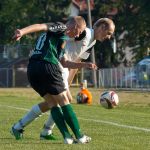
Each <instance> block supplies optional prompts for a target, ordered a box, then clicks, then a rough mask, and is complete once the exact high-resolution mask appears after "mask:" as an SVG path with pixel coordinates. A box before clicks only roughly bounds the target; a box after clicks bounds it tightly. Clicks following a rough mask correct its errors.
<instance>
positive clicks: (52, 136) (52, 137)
mask: <svg viewBox="0 0 150 150" xmlns="http://www.w3.org/2000/svg"><path fill="white" fill-rule="evenodd" d="M40 140H58V139H57V138H56V137H55V136H54V134H53V133H52V134H49V135H42V134H40Z"/></svg>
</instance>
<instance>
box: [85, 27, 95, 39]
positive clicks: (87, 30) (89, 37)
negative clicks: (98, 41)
mask: <svg viewBox="0 0 150 150" xmlns="http://www.w3.org/2000/svg"><path fill="white" fill-rule="evenodd" d="M85 31H86V38H88V39H91V38H92V34H93V32H94V30H93V29H90V28H86V29H85Z"/></svg>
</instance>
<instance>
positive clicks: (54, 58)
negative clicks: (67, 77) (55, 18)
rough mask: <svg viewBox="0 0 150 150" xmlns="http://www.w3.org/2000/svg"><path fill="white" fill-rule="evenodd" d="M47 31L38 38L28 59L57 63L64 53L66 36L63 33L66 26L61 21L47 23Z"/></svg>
mask: <svg viewBox="0 0 150 150" xmlns="http://www.w3.org/2000/svg"><path fill="white" fill-rule="evenodd" d="M47 26H48V32H46V33H43V34H41V36H40V37H39V38H38V40H37V42H36V44H35V47H34V50H33V52H32V54H31V57H30V59H36V60H44V61H47V62H51V63H53V64H58V62H59V58H60V57H62V56H63V54H64V51H65V50H64V45H65V41H66V39H67V36H66V35H65V34H64V32H65V30H66V26H65V25H64V24H62V23H49V24H47Z"/></svg>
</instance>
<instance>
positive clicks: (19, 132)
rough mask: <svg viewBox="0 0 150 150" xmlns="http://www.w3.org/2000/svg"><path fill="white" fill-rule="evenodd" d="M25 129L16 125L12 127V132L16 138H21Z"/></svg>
mask: <svg viewBox="0 0 150 150" xmlns="http://www.w3.org/2000/svg"><path fill="white" fill-rule="evenodd" d="M23 132H24V130H23V129H20V130H17V129H15V128H14V127H12V128H11V130H10V133H11V134H12V135H13V136H14V137H15V139H16V140H21V139H22V138H23Z"/></svg>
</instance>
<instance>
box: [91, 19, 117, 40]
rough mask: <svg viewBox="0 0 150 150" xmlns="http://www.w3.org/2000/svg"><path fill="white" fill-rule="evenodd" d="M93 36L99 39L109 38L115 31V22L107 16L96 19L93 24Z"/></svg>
mask: <svg viewBox="0 0 150 150" xmlns="http://www.w3.org/2000/svg"><path fill="white" fill-rule="evenodd" d="M93 29H94V38H95V39H96V40H99V41H104V40H106V39H110V38H111V36H112V34H113V33H114V31H115V24H114V22H113V21H112V20H111V19H109V18H101V19H99V20H97V21H96V22H95V24H94V26H93Z"/></svg>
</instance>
